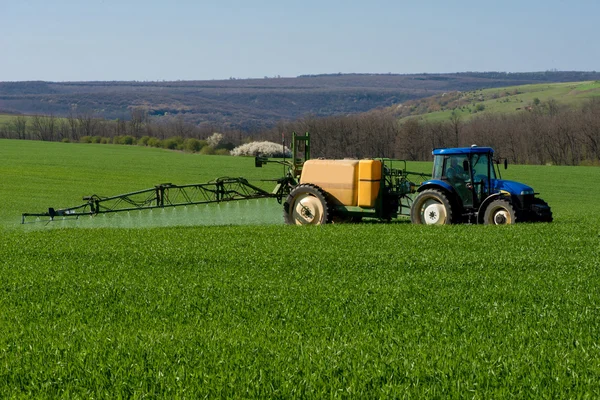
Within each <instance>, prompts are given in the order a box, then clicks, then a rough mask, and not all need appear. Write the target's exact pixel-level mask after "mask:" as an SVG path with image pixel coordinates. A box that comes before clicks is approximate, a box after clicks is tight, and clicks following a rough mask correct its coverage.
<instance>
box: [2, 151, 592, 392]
mask: <svg viewBox="0 0 600 400" xmlns="http://www.w3.org/2000/svg"><path fill="white" fill-rule="evenodd" d="M0 157H2V160H3V162H2V164H1V166H0V179H1V180H2V184H1V185H0V198H1V199H2V204H1V205H0V235H2V240H1V241H0V397H3V398H10V397H22V398H25V397H29V398H57V397H71V398H123V397H127V398H130V397H135V398H140V397H151V398H156V397H158V398H184V397H185V398H204V397H207V398H215V397H218V398H222V397H235V398H238V397H245V398H246V397H247V398H324V397H327V398H404V397H407V398H510V397H515V398H597V397H599V396H600V338H599V336H598V332H600V312H599V311H600V310H599V308H598V307H599V306H598V305H599V304H600V290H599V288H600V276H599V274H598V270H599V268H600V204H599V203H598V201H597V199H598V198H599V196H600V185H598V184H597V182H598V181H600V168H592V167H587V168H586V167H545V166H516V165H515V166H509V169H508V170H507V171H505V175H506V176H507V177H508V178H512V179H515V180H520V181H524V182H526V183H529V184H531V185H532V186H533V187H534V188H535V189H536V191H539V192H541V194H542V197H543V198H544V199H546V200H547V201H548V202H549V203H550V204H551V206H552V207H553V210H554V214H555V222H554V223H552V224H522V225H516V226H505V227H492V226H473V225H463V226H444V227H431V226H415V225H411V224H409V223H405V222H400V223H392V224H379V223H367V224H351V225H350V224H346V225H344V224H333V225H328V226H321V227H294V226H285V225H282V224H281V219H280V218H281V207H280V206H279V205H277V204H276V203H275V204H274V205H273V206H272V207H271V206H270V205H266V206H265V205H263V204H250V205H248V208H245V207H246V206H241V210H240V209H236V208H235V207H233V208H230V209H225V208H222V209H220V210H210V213H213V214H211V215H213V217H211V219H210V223H209V224H206V225H210V226H202V223H203V220H202V217H198V225H196V226H173V227H158V228H114V227H110V226H111V225H110V224H106V223H101V221H98V224H96V225H93V224H91V226H90V227H87V228H82V227H81V225H79V227H78V225H77V224H76V223H74V224H71V223H72V222H74V221H66V222H65V223H60V222H59V223H58V224H54V225H52V226H51V227H50V226H48V227H44V226H40V227H36V228H35V229H34V228H32V227H30V226H26V227H25V226H21V225H19V224H18V221H19V216H20V213H21V212H23V211H36V210H40V211H42V210H44V208H46V207H48V206H61V205H65V206H66V205H73V204H77V203H78V202H79V201H80V200H81V196H83V195H89V194H91V193H98V194H116V193H120V192H123V191H129V190H133V189H136V188H145V187H148V186H152V185H154V184H156V183H163V182H173V183H192V182H202V181H205V180H208V179H212V178H214V177H217V176H223V175H229V176H240V175H241V176H245V177H247V178H249V179H260V178H267V177H276V176H278V175H280V174H281V169H280V168H279V167H276V166H271V167H269V168H263V169H255V168H254V167H253V160H252V159H239V158H233V157H217V156H212V157H211V156H200V155H191V154H184V153H177V152H169V151H165V150H159V149H149V148H140V147H128V146H111V145H83V144H63V143H40V142H25V141H8V140H0ZM409 166H410V167H411V169H416V170H423V171H427V170H429V167H430V164H429V163H410V164H409ZM262 184H264V185H266V186H269V185H272V183H268V182H263V183H262ZM202 211H203V210H198V211H197V212H196V211H192V210H189V218H194V217H195V216H196V215H198V214H201V213H202ZM204 211H206V210H204ZM214 213H224V214H227V213H233V214H236V213H237V215H238V216H239V215H240V213H246V214H254V215H256V220H255V221H256V222H255V223H253V224H244V225H239V222H237V221H239V220H236V219H235V218H234V219H233V220H228V219H227V218H228V217H227V216H223V218H222V219H221V221H223V222H224V223H226V224H227V223H229V225H225V226H218V225H219V224H215V223H214V222H215V220H218V219H219V218H218V217H216V219H215V218H214V215H215V214H214ZM274 213H275V214H278V215H277V216H276V217H273V215H272V214H274ZM167 217H168V215H167ZM149 218H157V219H160V218H165V217H164V216H163V215H154V216H150V217H149ZM189 218H188V219H189ZM144 220H145V219H144ZM228 221H230V222H228ZM133 222H134V223H133V224H132V225H130V226H135V220H134V221H133ZM181 225H189V224H188V223H187V222H186V223H182V224H181ZM57 228H58V229H57Z"/></svg>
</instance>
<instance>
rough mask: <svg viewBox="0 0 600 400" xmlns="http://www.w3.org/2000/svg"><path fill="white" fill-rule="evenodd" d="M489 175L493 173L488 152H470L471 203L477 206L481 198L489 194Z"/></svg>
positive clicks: (481, 200) (483, 198)
mask: <svg viewBox="0 0 600 400" xmlns="http://www.w3.org/2000/svg"><path fill="white" fill-rule="evenodd" d="M490 175H494V168H493V166H492V164H491V157H490V154H488V153H475V154H472V155H471V183H470V185H469V186H470V188H471V190H472V192H473V204H474V205H475V206H476V207H479V205H480V204H481V203H482V202H483V200H485V199H486V198H487V197H488V196H489V195H490ZM494 176H495V175H494Z"/></svg>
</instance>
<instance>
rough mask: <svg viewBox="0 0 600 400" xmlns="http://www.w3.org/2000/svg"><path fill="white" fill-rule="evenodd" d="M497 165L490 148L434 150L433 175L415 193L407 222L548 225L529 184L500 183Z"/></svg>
mask: <svg viewBox="0 0 600 400" xmlns="http://www.w3.org/2000/svg"><path fill="white" fill-rule="evenodd" d="M499 165H500V163H499V161H498V160H496V161H495V160H494V150H493V149H492V148H490V147H478V146H475V145H473V146H471V147H462V148H448V149H435V150H433V174H432V177H431V179H429V180H427V181H425V182H423V183H422V184H421V185H420V186H419V188H418V189H417V193H418V195H417V196H416V198H415V199H414V201H413V203H412V207H411V213H410V218H411V221H412V222H413V223H415V224H428V225H430V224H433V225H442V224H451V223H463V222H469V223H478V224H489V225H507V224H514V223H516V222H551V221H552V211H551V210H550V207H549V206H548V204H547V203H546V202H545V201H544V200H542V199H540V198H538V197H536V193H535V192H534V190H533V189H532V188H531V187H530V186H527V185H525V184H523V183H519V182H514V181H508V180H504V179H501V176H500V168H499ZM494 167H496V168H494ZM507 167H508V162H507V160H506V159H504V168H505V169H506V168H507Z"/></svg>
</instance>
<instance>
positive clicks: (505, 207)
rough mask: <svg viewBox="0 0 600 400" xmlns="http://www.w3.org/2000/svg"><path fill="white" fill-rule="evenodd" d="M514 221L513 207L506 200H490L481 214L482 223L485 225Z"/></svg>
mask: <svg viewBox="0 0 600 400" xmlns="http://www.w3.org/2000/svg"><path fill="white" fill-rule="evenodd" d="M516 222H517V214H516V212H515V209H514V207H513V206H512V204H510V202H509V201H507V200H494V201H492V202H491V203H490V204H489V205H488V206H487V208H486V209H485V214H484V215H483V223H484V224H486V225H511V224H514V223H516Z"/></svg>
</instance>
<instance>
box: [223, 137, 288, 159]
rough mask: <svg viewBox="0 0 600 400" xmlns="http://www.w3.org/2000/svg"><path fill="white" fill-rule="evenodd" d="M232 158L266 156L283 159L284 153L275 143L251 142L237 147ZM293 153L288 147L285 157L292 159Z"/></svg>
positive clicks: (232, 152) (280, 146)
mask: <svg viewBox="0 0 600 400" xmlns="http://www.w3.org/2000/svg"><path fill="white" fill-rule="evenodd" d="M231 155H232V156H259V155H260V156H265V157H283V156H284V152H283V148H282V145H281V144H278V143H273V142H266V141H265V142H250V143H246V144H243V145H241V146H238V147H236V148H235V149H233V150H232V151H231ZM291 155H292V153H291V152H290V150H289V149H288V148H287V147H286V148H285V156H286V157H291Z"/></svg>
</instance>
